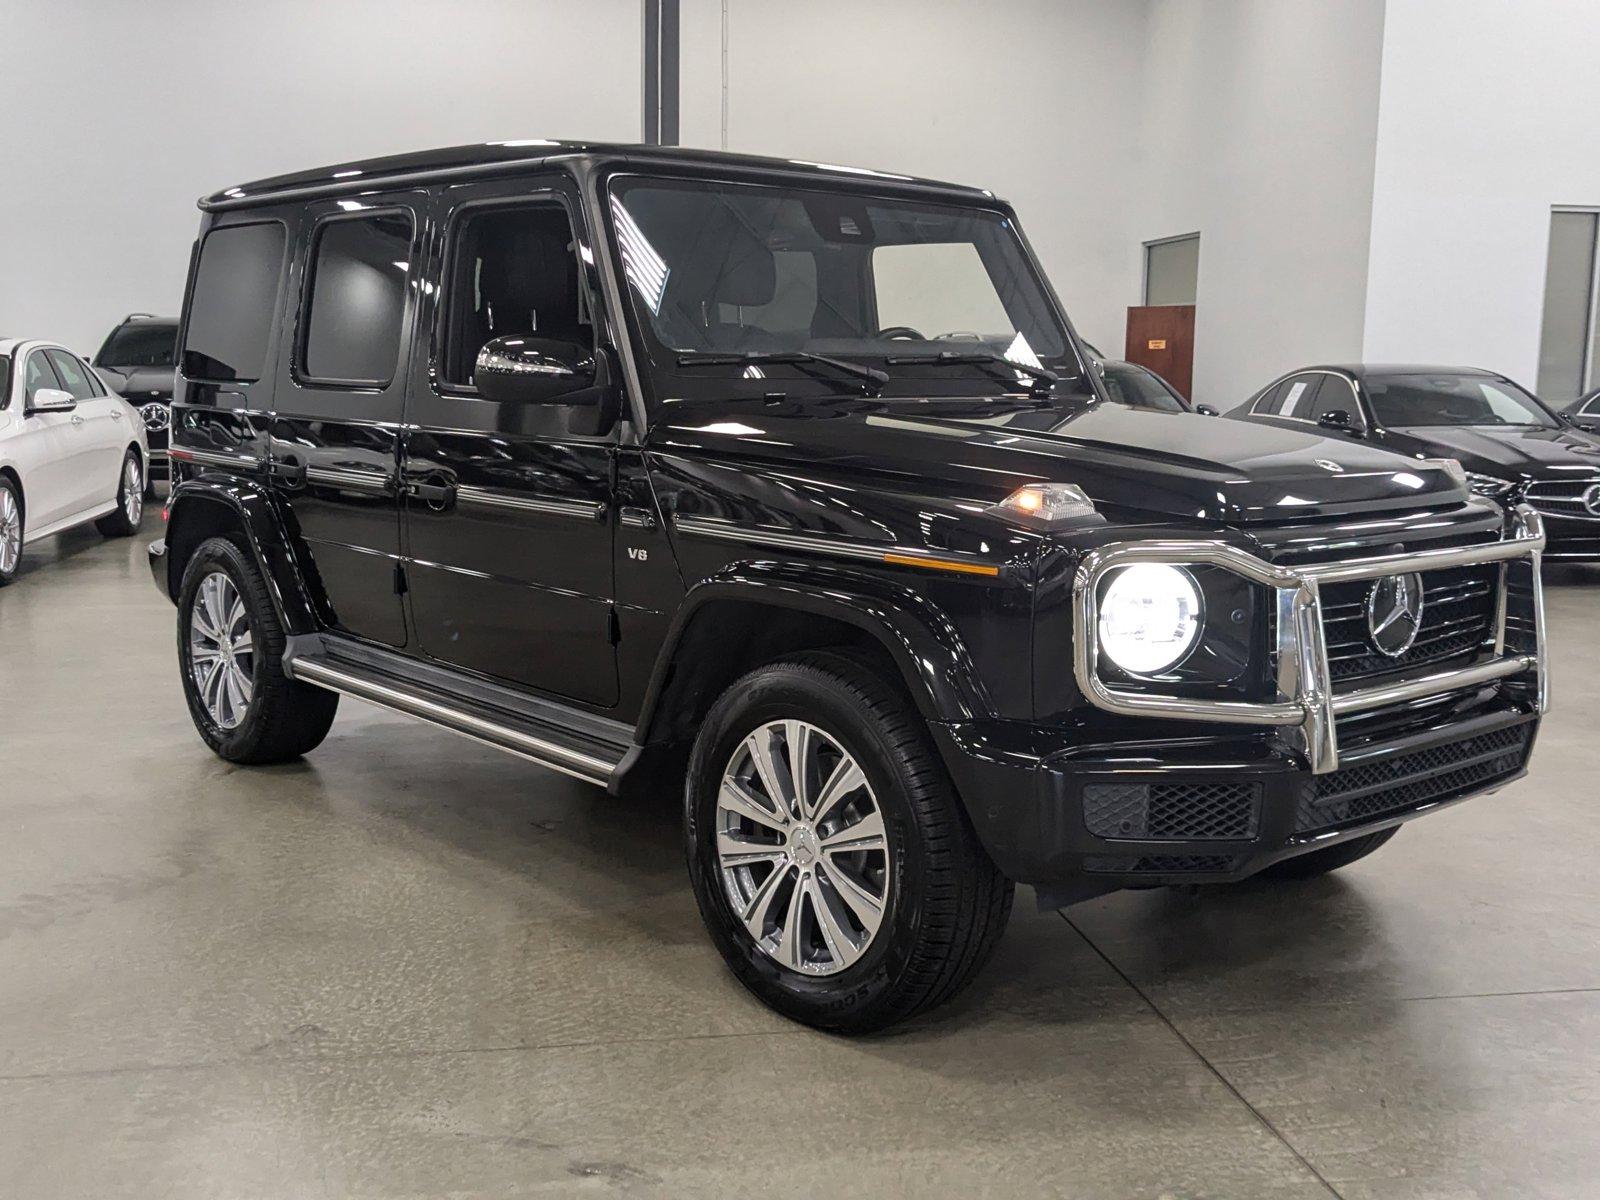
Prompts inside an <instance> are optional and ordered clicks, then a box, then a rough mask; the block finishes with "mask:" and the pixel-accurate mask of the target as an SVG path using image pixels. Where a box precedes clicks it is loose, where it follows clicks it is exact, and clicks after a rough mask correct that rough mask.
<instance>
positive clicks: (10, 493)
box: [0, 475, 26, 587]
mask: <svg viewBox="0 0 1600 1200" xmlns="http://www.w3.org/2000/svg"><path fill="white" fill-rule="evenodd" d="M25 532H26V529H25V526H24V524H23V511H22V493H21V492H20V491H18V490H17V485H16V484H14V483H12V482H11V479H10V478H9V477H8V476H5V475H0V587H5V586H6V584H8V583H10V582H11V581H12V580H13V579H15V578H16V577H17V571H18V569H19V568H20V567H21V566H22V539H23V535H24V533H25Z"/></svg>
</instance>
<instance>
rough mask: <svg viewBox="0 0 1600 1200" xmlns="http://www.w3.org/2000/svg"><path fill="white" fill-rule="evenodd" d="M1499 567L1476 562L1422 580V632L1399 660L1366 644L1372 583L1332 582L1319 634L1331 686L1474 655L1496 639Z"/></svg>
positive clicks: (1327, 589)
mask: <svg viewBox="0 0 1600 1200" xmlns="http://www.w3.org/2000/svg"><path fill="white" fill-rule="evenodd" d="M1499 580H1500V567H1499V565H1498V564H1496V563H1479V564H1475V565H1473V566H1467V567H1452V568H1449V569H1446V570H1442V571H1426V572H1424V573H1423V576H1422V588H1423V608H1422V627H1421V628H1420V629H1419V630H1418V631H1417V640H1416V641H1415V642H1414V643H1412V646H1411V648H1410V649H1409V650H1407V651H1406V652H1405V653H1404V654H1402V655H1400V656H1399V657H1397V658H1390V657H1389V656H1388V655H1385V654H1380V653H1379V652H1378V651H1377V650H1376V649H1375V648H1374V647H1373V645H1372V642H1371V641H1370V640H1369V634H1368V629H1367V594H1368V593H1369V591H1370V590H1371V589H1372V586H1373V581H1372V580H1370V579H1361V580H1352V581H1350V582H1347V583H1333V584H1329V585H1328V586H1326V587H1324V588H1323V589H1322V622H1323V624H1322V629H1323V637H1324V639H1325V640H1326V642H1327V646H1328V669H1329V672H1330V673H1331V674H1332V676H1333V679H1334V682H1335V683H1338V682H1343V681H1345V680H1350V679H1362V678H1365V677H1368V676H1372V675H1385V674H1388V673H1389V672H1391V671H1403V670H1405V669H1406V668H1408V667H1417V666H1424V665H1428V664H1439V663H1447V662H1449V661H1450V660H1452V659H1459V658H1466V657H1469V656H1471V655H1473V654H1475V653H1476V652H1477V651H1478V650H1479V649H1480V648H1481V647H1482V646H1483V645H1484V643H1485V642H1487V641H1488V640H1489V639H1490V638H1491V637H1492V636H1493V634H1494V614H1495V600H1496V591H1497V589H1498V587H1499Z"/></svg>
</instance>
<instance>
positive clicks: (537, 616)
mask: <svg viewBox="0 0 1600 1200" xmlns="http://www.w3.org/2000/svg"><path fill="white" fill-rule="evenodd" d="M439 204H440V221H441V224H440V233H441V235H442V239H441V241H440V242H439V243H438V244H436V246H435V248H434V259H433V261H434V264H435V265H434V268H433V270H432V273H431V277H432V278H434V279H438V280H439V281H440V287H439V288H438V290H437V291H436V292H435V293H434V294H433V296H432V297H431V298H430V299H431V301H434V302H436V303H435V304H434V312H433V314H432V316H431V317H430V318H428V324H429V327H430V333H431V338H432V355H431V359H430V361H427V362H423V361H420V359H419V361H418V362H417V363H415V364H414V365H413V369H412V381H413V382H412V390H411V394H410V398H409V409H408V416H407V434H406V438H407V442H406V461H405V474H406V480H407V486H408V490H409V491H410V493H411V494H409V495H408V497H407V499H406V501H405V513H406V537H407V545H406V551H407V555H408V568H407V570H408V593H407V598H408V601H409V604H410V611H411V618H412V621H413V623H414V627H415V631H416V636H417V640H418V644H419V646H420V648H421V649H422V651H423V652H424V653H426V654H427V655H428V656H429V657H431V658H433V659H436V660H438V661H440V662H443V663H447V664H449V665H451V666H454V667H459V668H462V669H465V670H468V671H472V672H475V673H477V674H480V675H484V676H487V677H489V678H491V679H494V680H499V681H503V682H506V683H509V684H513V685H520V686H524V687H529V688H534V689H538V690H540V691H543V692H548V693H551V694H553V695H556V696H560V697H564V698H566V699H570V700H575V701H579V702H582V703H586V704H590V705H595V706H600V707H605V706H610V705H612V704H614V703H615V702H616V698H617V672H616V649H615V646H614V645H613V637H612V629H613V624H612V564H611V542H612V532H613V519H612V495H611V490H612V471H613V464H614V454H615V437H614V434H612V433H611V432H609V431H608V432H607V433H605V434H592V433H588V432H585V431H584V426H585V423H586V422H592V421H593V412H594V410H593V408H592V407H590V408H571V407H564V406H562V405H559V404H519V403H509V402H496V401H491V400H488V399H486V398H484V397H483V396H481V395H480V394H479V392H478V390H477V388H476V387H474V386H473V383H472V374H473V366H474V363H475V360H476V357H477V354H478V351H479V349H480V348H481V347H482V346H483V344H484V343H485V342H486V341H488V340H489V339H491V338H495V337H502V336H507V335H514V334H533V335H536V336H539V337H545V338H555V339H559V340H562V341H568V342H576V343H579V344H581V345H583V346H584V347H586V348H589V349H592V348H593V346H594V338H595V334H594V324H593V321H592V319H591V314H592V312H593V307H592V305H593V304H594V292H593V290H592V280H590V279H589V277H588V272H587V270H586V269H585V267H584V264H583V262H582V260H581V256H580V253H579V245H580V238H581V237H582V228H581V207H580V205H579V203H578V198H577V195H576V190H575V188H574V187H573V186H572V184H571V183H570V181H569V180H568V179H567V177H565V176H557V175H552V176H550V177H548V178H538V179H531V180H530V179H528V178H523V179H519V180H515V181H497V182H493V183H478V184H470V185H463V186H460V187H456V188H448V189H443V190H442V191H441V193H440V198H439Z"/></svg>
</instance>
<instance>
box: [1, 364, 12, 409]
mask: <svg viewBox="0 0 1600 1200" xmlns="http://www.w3.org/2000/svg"><path fill="white" fill-rule="evenodd" d="M10 407H11V356H10V355H9V354H0V412H4V411H5V410H6V409H8V408H10Z"/></svg>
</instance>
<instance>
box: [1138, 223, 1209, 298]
mask: <svg viewBox="0 0 1600 1200" xmlns="http://www.w3.org/2000/svg"><path fill="white" fill-rule="evenodd" d="M1144 263H1145V274H1144V302H1145V303H1146V304H1193V303H1194V298H1195V292H1196V291H1197V290H1198V287H1199V280H1200V238H1199V236H1198V235H1196V236H1195V237H1187V238H1179V239H1177V240H1176V241H1171V242H1156V243H1155V244H1154V245H1149V246H1146V247H1145V249H1144Z"/></svg>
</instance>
